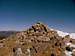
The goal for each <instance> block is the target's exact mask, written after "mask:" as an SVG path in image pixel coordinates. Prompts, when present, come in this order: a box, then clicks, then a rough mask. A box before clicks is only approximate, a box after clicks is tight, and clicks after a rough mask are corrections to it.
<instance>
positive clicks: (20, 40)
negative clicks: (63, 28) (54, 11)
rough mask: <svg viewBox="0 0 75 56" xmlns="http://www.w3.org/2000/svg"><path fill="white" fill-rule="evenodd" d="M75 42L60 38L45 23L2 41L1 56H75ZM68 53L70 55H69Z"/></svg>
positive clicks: (0, 44)
mask: <svg viewBox="0 0 75 56" xmlns="http://www.w3.org/2000/svg"><path fill="white" fill-rule="evenodd" d="M74 42H75V40H74V39H71V38H70V36H69V35H67V36H64V37H63V38H62V36H59V34H58V32H57V31H55V30H52V29H49V28H48V27H47V26H46V25H45V24H43V23H39V22H38V23H36V24H34V25H32V26H31V27H30V28H29V29H27V30H25V31H22V32H19V33H17V34H16V35H11V36H10V37H9V38H6V39H2V40H0V56H68V54H69V52H70V55H73V56H74V47H73V44H74ZM67 53H68V54H67Z"/></svg>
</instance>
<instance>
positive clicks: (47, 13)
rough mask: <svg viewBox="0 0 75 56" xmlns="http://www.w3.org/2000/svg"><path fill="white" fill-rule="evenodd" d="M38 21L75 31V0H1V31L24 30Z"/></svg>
mask: <svg viewBox="0 0 75 56" xmlns="http://www.w3.org/2000/svg"><path fill="white" fill-rule="evenodd" d="M37 21H41V22H43V23H45V24H47V25H48V26H49V27H52V28H54V29H58V30H62V31H66V32H75V0H0V31H2V30H22V29H25V28H27V27H29V26H30V25H32V24H35V23H36V22H37Z"/></svg>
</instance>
